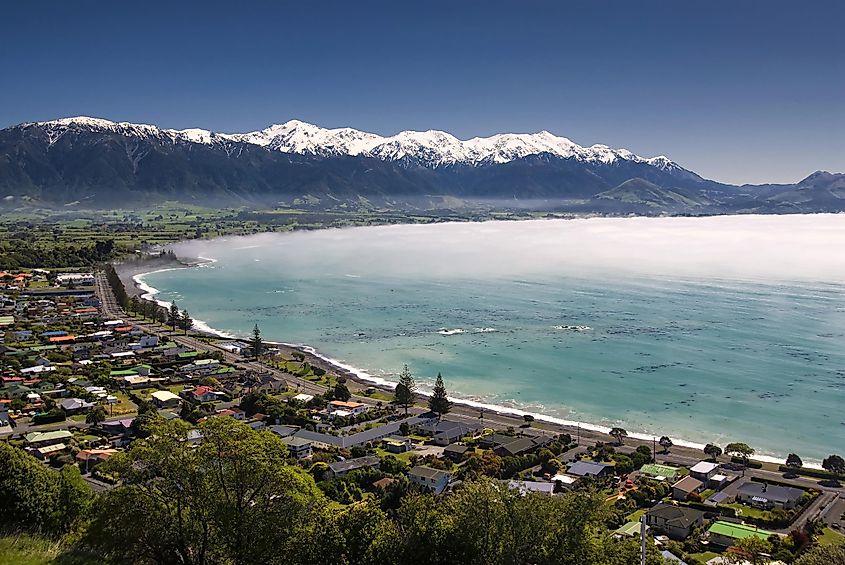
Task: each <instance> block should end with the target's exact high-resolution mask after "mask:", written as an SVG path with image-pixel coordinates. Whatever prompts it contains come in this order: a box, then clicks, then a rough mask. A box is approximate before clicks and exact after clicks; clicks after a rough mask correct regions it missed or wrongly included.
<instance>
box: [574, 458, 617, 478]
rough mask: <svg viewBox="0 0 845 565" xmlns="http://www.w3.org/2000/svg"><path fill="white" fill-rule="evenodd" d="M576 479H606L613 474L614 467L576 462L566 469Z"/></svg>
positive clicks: (592, 462)
mask: <svg viewBox="0 0 845 565" xmlns="http://www.w3.org/2000/svg"><path fill="white" fill-rule="evenodd" d="M566 474H567V475H572V476H574V477H606V476H609V475H612V474H613V465H608V464H606V463H596V462H595V461H575V462H574V463H572V464H571V465H569V467H568V468H567V469H566Z"/></svg>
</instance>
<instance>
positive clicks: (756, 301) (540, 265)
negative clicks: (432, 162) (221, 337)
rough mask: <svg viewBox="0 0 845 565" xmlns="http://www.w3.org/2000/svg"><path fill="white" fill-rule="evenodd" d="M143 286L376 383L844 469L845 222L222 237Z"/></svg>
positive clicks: (206, 318) (716, 221)
mask: <svg viewBox="0 0 845 565" xmlns="http://www.w3.org/2000/svg"><path fill="white" fill-rule="evenodd" d="M175 249H176V251H177V253H178V254H180V255H181V256H186V257H203V258H208V259H211V260H212V261H210V262H208V263H205V264H203V265H202V266H199V267H194V268H186V269H176V270H166V271H160V272H154V273H150V274H146V275H142V276H141V277H139V279H140V280H141V281H142V282H143V284H145V285H148V287H150V288H149V290H154V291H155V297H156V299H158V300H161V301H168V302H169V301H175V302H177V304H178V305H179V307H180V308H184V309H187V310H188V311H189V312H190V313H191V316H192V317H193V318H195V319H197V320H202V323H203V324H204V325H205V326H206V327H209V328H213V329H215V330H217V331H219V332H222V333H225V334H227V335H234V336H246V335H248V334H249V333H250V331H251V330H252V327H253V326H254V325H255V324H258V325H259V327H260V328H261V331H262V335H263V336H264V337H265V338H266V339H269V340H276V341H281V342H285V343H293V344H304V345H308V346H311V347H313V348H315V350H316V351H317V352H319V353H320V354H321V355H323V356H326V357H327V358H330V359H333V360H336V361H338V362H341V363H343V364H345V365H348V366H351V367H354V368H357V370H358V371H359V372H361V373H363V374H365V375H367V376H370V377H371V378H374V379H384V380H388V381H391V380H394V379H395V378H396V375H397V374H398V372H399V371H400V370H401V368H402V365H403V364H405V363H407V364H408V365H409V367H410V368H411V371H412V372H413V373H414V375H415V377H416V379H417V382H418V385H420V387H421V388H422V389H427V388H429V387H430V386H431V385H432V383H433V380H434V376H435V375H436V374H437V373H438V372H440V373H442V375H443V377H444V380H445V382H446V385H447V388H448V390H449V392H450V395H452V396H454V397H456V398H459V399H463V400H466V401H469V402H474V403H480V404H483V405H495V406H501V407H505V408H511V409H517V410H521V411H526V412H530V413H534V414H538V415H543V416H545V417H550V418H553V419H556V420H561V421H568V422H575V421H577V422H582V423H584V424H585V425H588V426H591V427H609V426H616V425H621V426H622V427H624V428H626V429H627V430H628V431H629V432H631V433H636V434H638V435H640V434H642V435H645V436H649V437H650V436H651V435H656V436H658V437H659V436H661V435H668V436H670V437H672V438H673V440H675V441H676V443H679V442H680V443H688V444H703V443H707V442H714V443H717V444H720V445H722V446H724V445H725V444H726V443H728V442H731V441H742V442H745V443H748V444H749V445H751V446H752V447H754V448H755V449H756V450H757V451H758V453H760V454H764V455H768V456H772V457H778V458H782V457H785V455H786V454H787V453H789V452H795V453H798V454H799V455H801V457H802V458H804V459H805V461H816V462H818V461H820V460H821V459H822V458H823V457H825V456H827V455H829V454H831V453H843V452H845V410H843V407H845V386H843V385H845V347H843V346H845V215H804V216H797V215H796V216H727V217H710V218H625V219H601V218H596V219H580V220H536V221H525V222H485V223H452V224H434V225H403V226H380V227H361V228H348V229H342V230H322V231H313V232H295V233H287V234H263V235H259V236H249V237H239V238H220V239H216V240H210V241H199V242H186V243H184V244H179V245H177V246H175Z"/></svg>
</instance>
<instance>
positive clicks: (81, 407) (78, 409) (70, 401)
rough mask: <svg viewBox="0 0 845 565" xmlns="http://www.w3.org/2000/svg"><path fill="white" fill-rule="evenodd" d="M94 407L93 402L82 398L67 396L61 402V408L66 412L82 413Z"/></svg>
mask: <svg viewBox="0 0 845 565" xmlns="http://www.w3.org/2000/svg"><path fill="white" fill-rule="evenodd" d="M93 407H94V403H93V402H86V401H85V400H82V399H81V398H65V399H64V400H62V401H61V402H59V408H61V409H62V410H64V413H65V414H82V413H84V412H87V411H88V410H90V409H91V408H93Z"/></svg>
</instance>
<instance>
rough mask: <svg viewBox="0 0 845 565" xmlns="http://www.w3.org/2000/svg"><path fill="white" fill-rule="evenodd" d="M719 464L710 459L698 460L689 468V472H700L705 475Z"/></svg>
mask: <svg viewBox="0 0 845 565" xmlns="http://www.w3.org/2000/svg"><path fill="white" fill-rule="evenodd" d="M718 468H719V464H718V463H713V462H712V461H699V462H698V463H696V464H695V465H693V466H692V467H691V468H690V472H692V473H701V474H702V475H706V474H708V473H710V472H711V471H713V469H718Z"/></svg>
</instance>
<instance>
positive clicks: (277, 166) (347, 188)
mask: <svg viewBox="0 0 845 565" xmlns="http://www.w3.org/2000/svg"><path fill="white" fill-rule="evenodd" d="M843 185H845V180H843V175H836V174H831V173H821V172H820V173H814V174H813V175H811V176H810V177H808V178H807V179H805V180H804V181H801V182H800V183H798V184H796V185H769V186H765V187H752V186H744V187H736V186H732V185H726V184H721V183H717V182H714V181H709V180H706V179H703V178H702V177H701V176H699V175H697V174H696V173H694V172H692V171H689V170H687V169H685V168H683V167H681V166H680V165H678V164H677V163H675V162H673V161H671V160H670V159H668V158H666V157H664V156H658V157H653V158H644V157H640V156H638V155H635V154H633V153H631V152H630V151H627V150H625V149H612V148H610V147H607V146H604V145H593V146H590V147H582V146H580V145H578V144H576V143H574V142H572V141H570V140H568V139H566V138H563V137H557V136H555V135H552V134H551V133H549V132H540V133H536V134H500V135H495V136H491V137H487V138H474V139H470V140H466V141H462V140H459V139H457V138H455V137H454V136H451V135H450V134H448V133H445V132H438V131H427V132H401V133H399V134H397V135H395V136H391V137H382V136H378V135H375V134H371V133H367V132H361V131H358V130H354V129H351V128H340V129H332V130H330V129H324V128H320V127H317V126H314V125H311V124H306V123H304V122H299V121H291V122H287V123H285V124H281V125H274V126H271V127H269V128H267V129H265V130H262V131H258V132H251V133H242V134H224V133H216V132H211V131H207V130H200V129H188V130H167V129H161V128H158V127H156V126H151V125H140V124H131V123H116V122H110V121H108V120H101V119H95V118H84V117H80V118H65V119H60V120H54V121H48V122H38V123H25V124H20V125H18V126H14V127H10V128H7V129H3V130H0V195H2V196H3V197H4V204H5V205H6V206H19V205H21V203H32V204H38V205H47V206H66V205H69V204H74V205H77V206H80V207H86V208H97V207H102V208H108V207H114V206H117V205H121V206H125V205H130V204H131V205H143V204H147V203H155V202H158V201H161V200H178V201H182V202H195V203H202V204H206V205H233V204H236V205H237V204H246V205H249V204H258V205H275V204H288V205H290V204H297V205H302V204H307V205H310V206H315V207H320V208H333V207H336V206H339V205H349V204H353V205H363V206H378V207H393V208H408V207H423V208H430V207H443V206H445V204H444V203H447V202H448V203H449V206H452V207H454V206H462V205H472V204H486V205H493V206H499V207H518V208H530V209H569V210H573V211H593V212H603V213H614V214H616V213H666V212H669V213H726V212H748V211H757V212H795V211H805V212H809V211H840V210H843V209H845V188H843Z"/></svg>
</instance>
